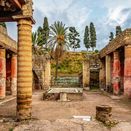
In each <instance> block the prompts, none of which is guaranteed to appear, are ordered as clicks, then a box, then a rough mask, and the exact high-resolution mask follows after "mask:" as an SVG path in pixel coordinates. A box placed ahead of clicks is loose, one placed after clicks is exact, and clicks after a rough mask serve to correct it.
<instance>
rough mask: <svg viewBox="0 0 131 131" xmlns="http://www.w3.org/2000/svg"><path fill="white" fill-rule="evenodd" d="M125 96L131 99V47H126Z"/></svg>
mask: <svg viewBox="0 0 131 131" xmlns="http://www.w3.org/2000/svg"><path fill="white" fill-rule="evenodd" d="M124 94H125V95H126V96H128V97H129V98H131V45H128V46H125V62H124Z"/></svg>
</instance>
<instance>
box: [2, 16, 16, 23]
mask: <svg viewBox="0 0 131 131" xmlns="http://www.w3.org/2000/svg"><path fill="white" fill-rule="evenodd" d="M13 21H15V20H13V18H12V17H0V22H13Z"/></svg>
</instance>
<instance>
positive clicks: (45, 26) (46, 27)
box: [42, 17, 50, 47]
mask: <svg viewBox="0 0 131 131" xmlns="http://www.w3.org/2000/svg"><path fill="white" fill-rule="evenodd" d="M49 31H50V29H49V24H48V19H47V17H45V18H44V23H43V32H42V37H43V44H44V45H46V47H47V41H48V39H49Z"/></svg>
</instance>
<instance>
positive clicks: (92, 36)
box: [90, 22, 96, 51]
mask: <svg viewBox="0 0 131 131" xmlns="http://www.w3.org/2000/svg"><path fill="white" fill-rule="evenodd" d="M90 45H91V47H92V51H94V48H95V47H96V30H95V26H94V24H93V22H91V23H90Z"/></svg>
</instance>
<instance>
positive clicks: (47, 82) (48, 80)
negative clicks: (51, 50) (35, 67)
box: [43, 59, 51, 89]
mask: <svg viewBox="0 0 131 131" xmlns="http://www.w3.org/2000/svg"><path fill="white" fill-rule="evenodd" d="M50 64H51V63H50V59H47V61H46V63H45V69H44V73H43V74H44V78H43V79H44V88H45V89H48V88H49V87H50V85H51V65H50Z"/></svg>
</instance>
